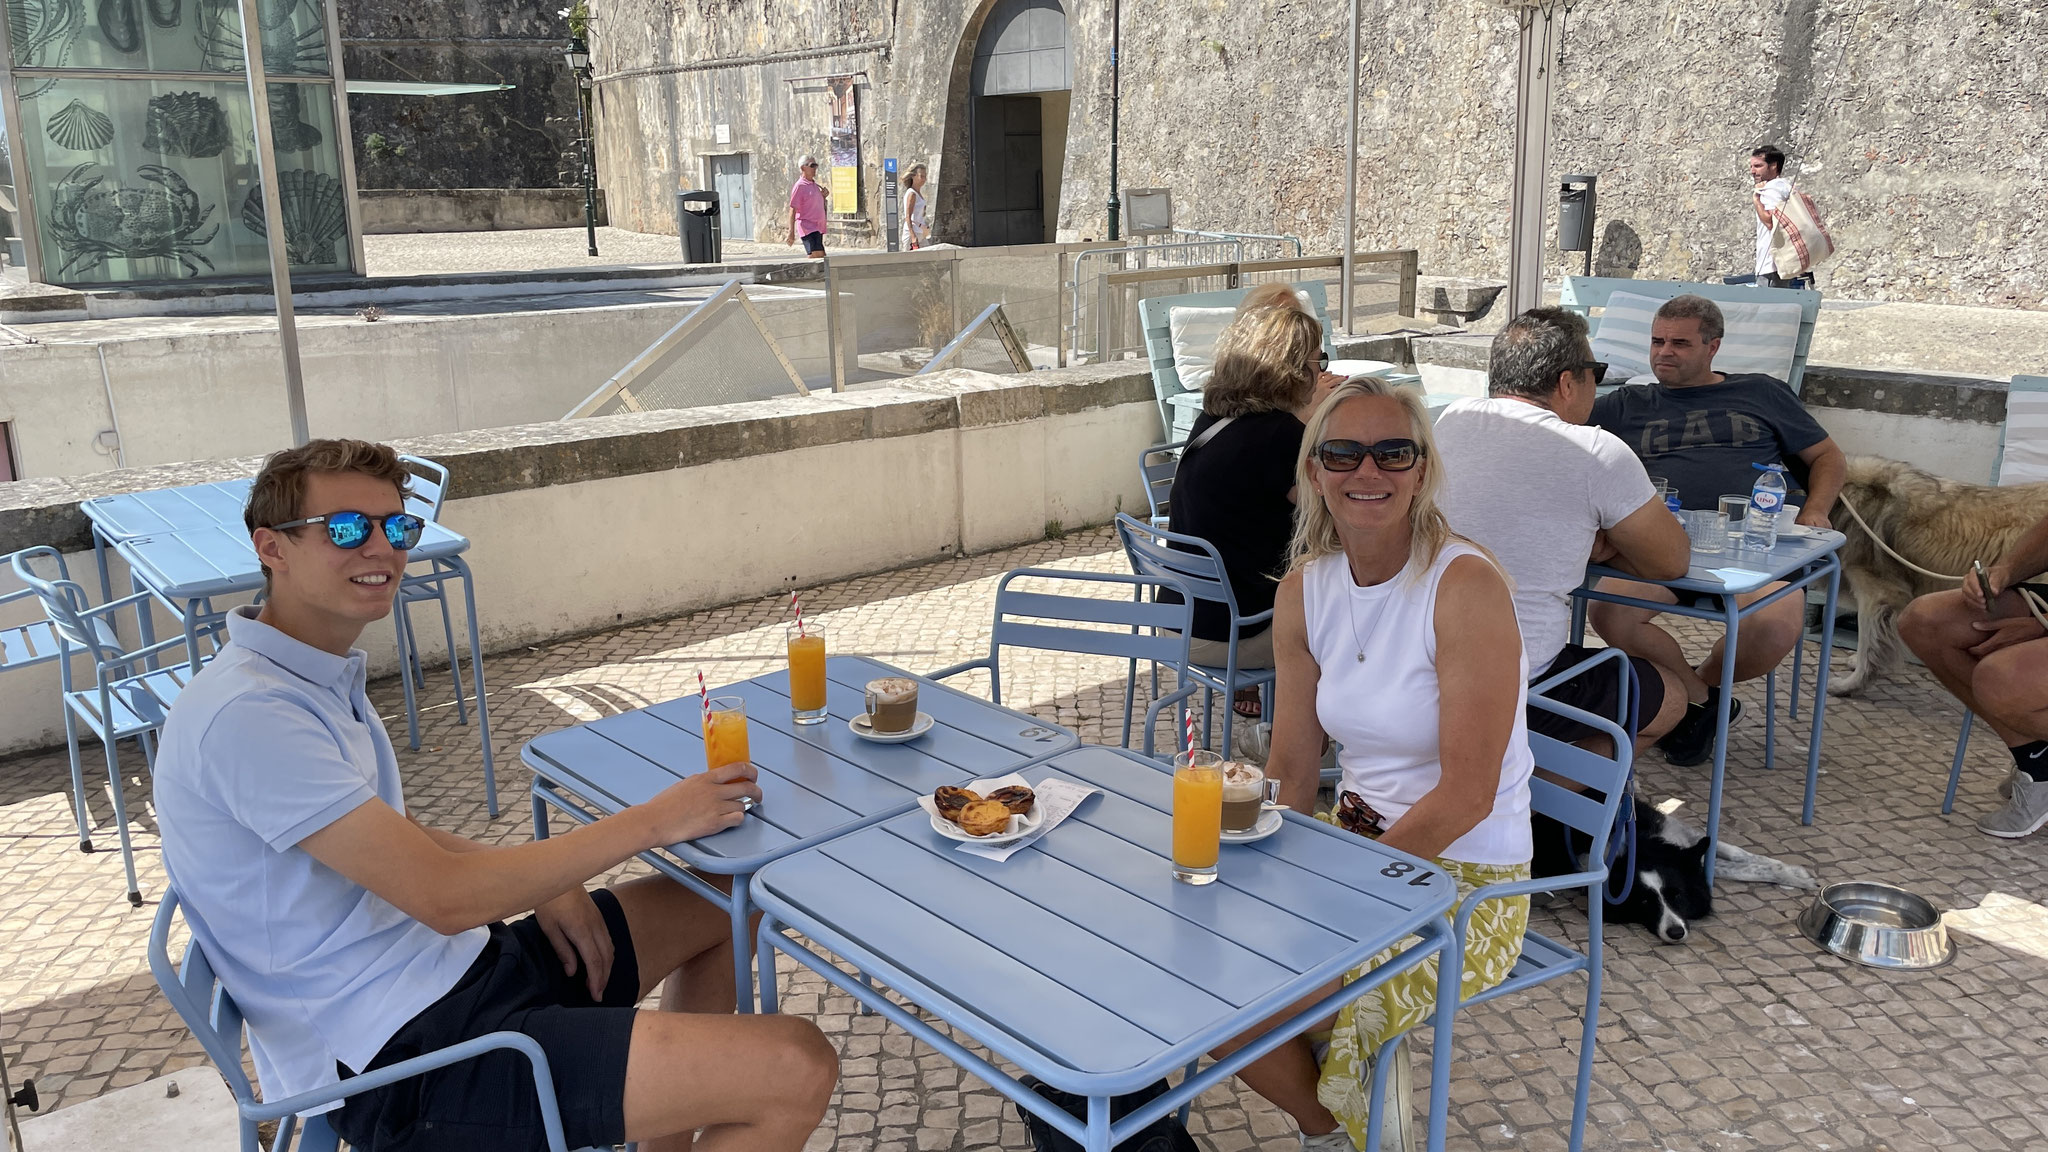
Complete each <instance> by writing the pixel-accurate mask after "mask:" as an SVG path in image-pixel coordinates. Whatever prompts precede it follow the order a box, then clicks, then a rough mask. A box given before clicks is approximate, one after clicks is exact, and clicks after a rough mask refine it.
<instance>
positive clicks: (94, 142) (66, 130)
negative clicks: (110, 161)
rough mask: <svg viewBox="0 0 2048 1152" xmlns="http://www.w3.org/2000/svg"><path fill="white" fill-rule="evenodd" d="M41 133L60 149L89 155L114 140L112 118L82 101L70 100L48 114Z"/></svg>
mask: <svg viewBox="0 0 2048 1152" xmlns="http://www.w3.org/2000/svg"><path fill="white" fill-rule="evenodd" d="M43 131H45V132H47V133H49V136H50V139H51V141H52V142H54V143H55V144H56V145H57V146H58V147H60V148H69V149H70V150H72V151H73V152H91V151H94V150H96V149H100V148H104V147H106V146H107V145H108V143H110V142H111V141H112V140H113V139H114V118H113V117H111V116H109V115H107V114H106V113H105V112H102V111H100V110H99V109H97V108H95V107H93V106H92V105H90V104H87V103H86V102H85V101H83V100H73V101H72V102H71V103H69V104H66V105H65V106H63V107H62V108H59V109H57V111H55V112H53V113H51V115H50V118H49V119H48V120H47V121H45V122H44V123H43Z"/></svg>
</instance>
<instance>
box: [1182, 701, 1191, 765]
mask: <svg viewBox="0 0 2048 1152" xmlns="http://www.w3.org/2000/svg"><path fill="white" fill-rule="evenodd" d="M1180 714H1181V715H1182V716H1184V717H1186V718H1187V729H1188V749H1187V751H1188V763H1190V764H1192V763H1194V760H1195V710H1194V709H1192V708H1182V709H1181V710H1180Z"/></svg>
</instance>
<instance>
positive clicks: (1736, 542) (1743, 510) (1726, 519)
mask: <svg viewBox="0 0 2048 1152" xmlns="http://www.w3.org/2000/svg"><path fill="white" fill-rule="evenodd" d="M1748 514H1749V493H1747V492H1731V493H1729V494H1728V495H1726V496H1723V497H1721V528H1722V531H1724V532H1725V533H1727V537H1728V542H1727V544H1726V545H1725V546H1724V550H1727V549H1737V548H1740V547H1742V518H1743V517H1744V516H1746V515H1748Z"/></svg>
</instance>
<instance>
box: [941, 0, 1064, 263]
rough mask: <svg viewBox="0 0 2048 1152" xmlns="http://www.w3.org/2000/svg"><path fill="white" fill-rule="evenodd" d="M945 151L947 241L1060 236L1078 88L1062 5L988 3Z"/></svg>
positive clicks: (968, 53) (954, 88) (960, 71)
mask: <svg viewBox="0 0 2048 1152" xmlns="http://www.w3.org/2000/svg"><path fill="white" fill-rule="evenodd" d="M950 80H951V82H950V84H949V85H948V89H949V90H948V93H947V101H946V128H945V134H944V139H943V142H942V144H941V171H942V172H943V173H944V174H945V175H944V178H943V179H942V180H941V183H940V188H939V197H940V203H941V204H943V205H945V206H946V207H947V209H948V210H947V211H946V212H945V213H944V218H945V220H946V222H947V225H946V226H944V227H942V229H941V239H944V240H947V241H950V242H952V243H956V244H982V245H986V244H1038V243H1044V242H1046V241H1049V240H1051V239H1052V238H1053V232H1054V229H1055V228H1056V227H1057V222H1058V219H1059V189H1060V183H1061V180H1062V178H1063V176H1064V163H1065V155H1066V139H1067V110H1068V106H1069V93H1070V89H1071V88H1072V86H1073V65H1072V55H1071V52H1070V49H1069V47H1068V43H1067V14H1066V10H1065V9H1064V8H1062V7H1061V5H1060V3H1059V0H988V3H986V4H985V5H983V7H982V10H981V11H980V12H979V13H978V14H977V15H976V17H975V19H973V20H971V21H970V22H969V24H968V26H967V28H966V30H965V33H964V35H963V36H962V37H961V43H960V47H959V50H958V52H957V53H956V55H955V57H954V66H953V74H952V76H951V78H950Z"/></svg>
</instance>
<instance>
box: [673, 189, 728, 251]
mask: <svg viewBox="0 0 2048 1152" xmlns="http://www.w3.org/2000/svg"><path fill="white" fill-rule="evenodd" d="M676 231H677V232H679V233H681V234H682V240H683V260H684V261H685V262H687V263H690V264H716V263H719V262H720V260H721V259H722V256H721V252H720V250H721V249H722V248H723V247H724V242H723V241H724V237H723V236H722V235H721V234H720V232H719V227H718V193H716V192H708V191H706V190H704V189H702V188H686V189H684V190H683V191H681V192H678V193H676Z"/></svg>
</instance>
